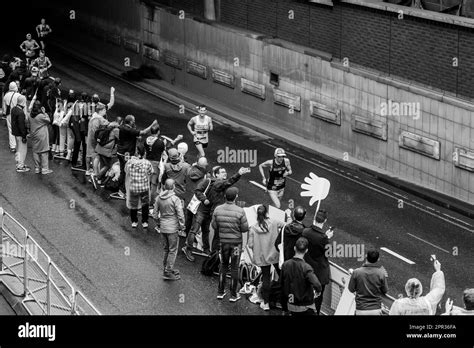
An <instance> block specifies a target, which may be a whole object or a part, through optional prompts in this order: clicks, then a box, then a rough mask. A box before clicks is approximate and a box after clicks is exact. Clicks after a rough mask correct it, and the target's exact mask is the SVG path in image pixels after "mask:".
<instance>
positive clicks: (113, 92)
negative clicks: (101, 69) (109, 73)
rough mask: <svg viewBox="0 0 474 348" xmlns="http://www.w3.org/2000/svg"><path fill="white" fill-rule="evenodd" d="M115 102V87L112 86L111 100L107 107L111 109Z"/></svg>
mask: <svg viewBox="0 0 474 348" xmlns="http://www.w3.org/2000/svg"><path fill="white" fill-rule="evenodd" d="M114 104H115V88H114V87H110V102H109V103H108V104H107V108H108V109H109V110H110V109H111V108H112V106H114Z"/></svg>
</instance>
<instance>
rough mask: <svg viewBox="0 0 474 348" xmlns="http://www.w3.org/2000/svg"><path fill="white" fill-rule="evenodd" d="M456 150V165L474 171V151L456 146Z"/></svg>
mask: <svg viewBox="0 0 474 348" xmlns="http://www.w3.org/2000/svg"><path fill="white" fill-rule="evenodd" d="M454 152H455V155H454V156H453V157H454V165H455V166H456V167H459V168H462V169H465V170H469V171H470V172H474V151H472V150H466V149H463V148H460V147H455V148H454Z"/></svg>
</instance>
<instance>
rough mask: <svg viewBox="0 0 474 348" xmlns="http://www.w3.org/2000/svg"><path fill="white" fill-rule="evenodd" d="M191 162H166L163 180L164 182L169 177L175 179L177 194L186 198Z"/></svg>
mask: <svg viewBox="0 0 474 348" xmlns="http://www.w3.org/2000/svg"><path fill="white" fill-rule="evenodd" d="M189 167H190V165H189V163H186V162H180V163H176V164H173V163H165V168H164V170H163V176H162V177H161V182H162V183H163V184H164V183H165V182H166V180H167V179H173V180H174V183H175V189H174V190H175V192H176V196H178V197H179V198H181V199H182V200H184V198H185V196H184V195H185V193H186V177H187V175H188V170H189Z"/></svg>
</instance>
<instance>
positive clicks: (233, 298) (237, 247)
mask: <svg viewBox="0 0 474 348" xmlns="http://www.w3.org/2000/svg"><path fill="white" fill-rule="evenodd" d="M238 194H239V189H238V188H237V187H229V188H228V189H227V190H226V191H225V199H226V203H224V204H222V205H220V206H218V207H217V208H216V209H215V211H214V213H213V214H212V222H211V224H212V228H213V229H214V233H215V234H217V235H218V236H219V240H220V255H221V258H220V259H221V264H220V267H219V286H218V290H217V299H219V300H222V299H223V298H224V297H225V295H226V292H225V283H226V278H227V270H228V269H229V263H230V274H231V279H232V280H231V282H230V298H229V301H230V302H237V301H238V300H240V298H241V297H240V295H239V294H238V293H237V285H238V283H239V265H240V253H241V251H242V234H243V233H247V232H248V231H249V226H248V222H247V216H246V214H245V211H244V209H243V208H241V207H239V206H237V205H236V204H235V201H236V199H237V197H238Z"/></svg>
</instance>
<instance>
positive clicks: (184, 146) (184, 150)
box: [177, 142, 188, 162]
mask: <svg viewBox="0 0 474 348" xmlns="http://www.w3.org/2000/svg"><path fill="white" fill-rule="evenodd" d="M177 149H178V152H179V155H180V158H181V162H186V161H185V156H186V154H187V153H188V144H186V143H184V142H181V143H179V144H178V147H177Z"/></svg>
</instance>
